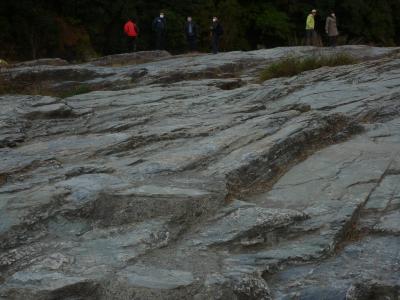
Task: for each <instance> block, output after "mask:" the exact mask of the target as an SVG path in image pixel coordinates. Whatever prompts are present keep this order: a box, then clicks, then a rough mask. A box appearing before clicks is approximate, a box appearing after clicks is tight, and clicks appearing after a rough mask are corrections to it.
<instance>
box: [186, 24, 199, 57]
mask: <svg viewBox="0 0 400 300" xmlns="http://www.w3.org/2000/svg"><path fill="white" fill-rule="evenodd" d="M185 34H186V40H187V42H188V46H189V51H190V52H194V51H196V50H197V24H196V23H195V22H194V21H193V19H192V17H188V18H187V22H186V24H185Z"/></svg>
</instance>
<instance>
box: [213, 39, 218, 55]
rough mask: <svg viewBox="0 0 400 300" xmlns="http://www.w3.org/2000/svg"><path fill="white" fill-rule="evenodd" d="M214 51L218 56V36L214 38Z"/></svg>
mask: <svg viewBox="0 0 400 300" xmlns="http://www.w3.org/2000/svg"><path fill="white" fill-rule="evenodd" d="M212 51H213V53H214V54H217V53H218V51H219V37H218V36H216V35H215V36H213V37H212Z"/></svg>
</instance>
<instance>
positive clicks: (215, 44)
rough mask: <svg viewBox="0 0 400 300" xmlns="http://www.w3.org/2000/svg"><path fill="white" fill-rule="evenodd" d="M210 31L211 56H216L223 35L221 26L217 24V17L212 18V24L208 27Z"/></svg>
mask: <svg viewBox="0 0 400 300" xmlns="http://www.w3.org/2000/svg"><path fill="white" fill-rule="evenodd" d="M210 31H211V43H212V52H213V54H217V53H218V51H219V40H220V38H221V36H222V35H223V34H224V29H223V28H222V25H221V24H220V23H219V21H218V18H217V17H214V18H213V20H212V24H211V26H210Z"/></svg>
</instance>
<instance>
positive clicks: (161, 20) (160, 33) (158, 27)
mask: <svg viewBox="0 0 400 300" xmlns="http://www.w3.org/2000/svg"><path fill="white" fill-rule="evenodd" d="M153 30H154V32H155V33H156V49H157V50H165V35H166V32H167V20H166V19H165V15H164V13H163V12H161V13H160V15H159V16H158V17H156V18H155V19H154V21H153Z"/></svg>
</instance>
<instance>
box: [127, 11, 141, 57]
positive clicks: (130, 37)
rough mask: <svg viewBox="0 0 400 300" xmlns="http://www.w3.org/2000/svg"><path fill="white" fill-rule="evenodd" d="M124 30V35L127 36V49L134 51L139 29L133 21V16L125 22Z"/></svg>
mask: <svg viewBox="0 0 400 300" xmlns="http://www.w3.org/2000/svg"><path fill="white" fill-rule="evenodd" d="M124 31H125V35H126V37H127V43H128V51H129V52H135V51H136V39H137V37H138V34H139V29H138V27H137V25H136V23H135V20H134V18H130V19H129V20H128V22H126V23H125V26H124Z"/></svg>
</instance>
